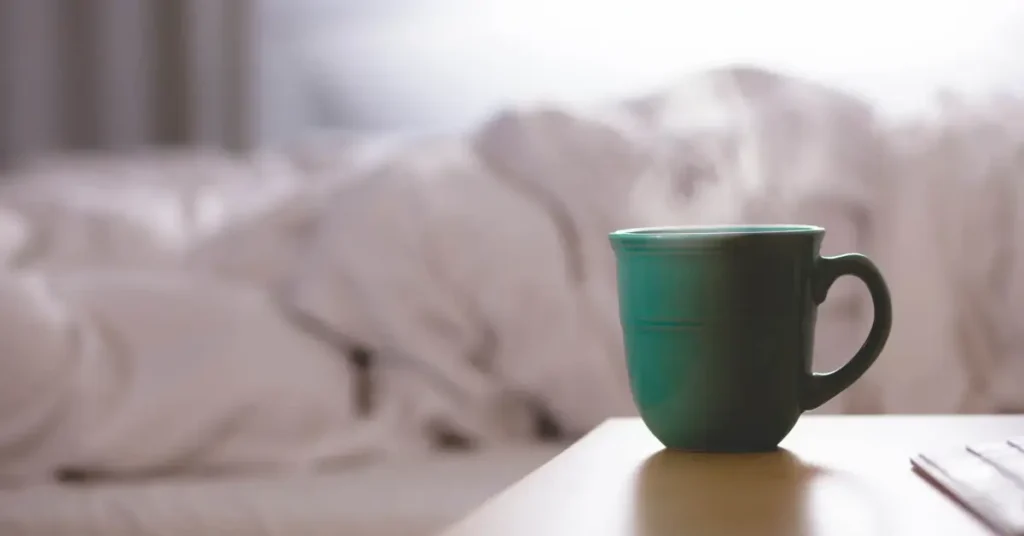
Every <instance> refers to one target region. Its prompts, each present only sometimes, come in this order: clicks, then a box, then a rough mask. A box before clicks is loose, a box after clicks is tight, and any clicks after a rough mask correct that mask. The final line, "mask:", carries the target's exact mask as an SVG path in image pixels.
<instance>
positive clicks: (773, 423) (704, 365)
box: [610, 225, 892, 452]
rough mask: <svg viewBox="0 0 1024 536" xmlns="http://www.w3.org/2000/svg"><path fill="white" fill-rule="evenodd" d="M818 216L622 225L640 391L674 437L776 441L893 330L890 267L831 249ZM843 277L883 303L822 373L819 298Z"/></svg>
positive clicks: (615, 242) (632, 369)
mask: <svg viewBox="0 0 1024 536" xmlns="http://www.w3.org/2000/svg"><path fill="white" fill-rule="evenodd" d="M824 236H825V230H824V229H822V228H821V227H814V226H809V225H744V226H713V227H662V228H649V229H629V230H623V231H616V232H614V233H612V234H611V235H610V239H611V243H612V248H613V249H614V250H615V256H616V261H617V265H618V288H619V315H620V319H621V323H622V330H623V337H624V342H625V348H626V361H627V368H628V370H629V381H630V389H631V390H632V393H633V399H634V401H635V402H636V405H637V409H638V410H639V413H640V416H641V418H642V419H643V421H644V423H645V424H646V425H647V427H648V428H649V429H650V430H651V432H652V433H653V434H654V435H655V437H657V438H658V440H660V441H661V442H662V443H663V444H664V445H665V446H666V447H669V448H675V449H683V450H693V451H704V452H755V451H765V450H772V449H774V448H776V447H777V446H778V444H779V442H781V441H782V439H783V438H784V437H785V436H786V435H787V434H789V432H790V431H791V430H792V429H793V426H794V425H795V424H796V421H797V419H798V418H799V417H800V415H801V414H802V413H803V412H804V411H807V410H811V409H814V408H816V407H818V406H820V405H822V404H824V403H825V402H827V401H828V400H830V399H831V398H833V397H835V396H836V395H838V394H839V393H840V392H842V391H843V390H844V389H846V388H847V387H849V386H850V385H852V384H853V383H854V382H855V381H857V379H858V378H860V377H861V375H863V374H864V372H866V371H867V370H868V368H869V367H870V366H871V365H872V364H873V363H874V362H875V360H876V359H877V358H878V355H879V353H881V351H882V348H883V347H884V346H885V342H886V340H887V339H888V337H889V331H890V329H891V328H892V302H891V299H890V297H889V290H888V287H887V286H886V283H885V280H884V279H883V278H882V274H881V273H880V272H879V271H878V269H877V268H876V267H875V265H874V264H873V263H872V262H871V261H870V260H869V259H868V258H867V257H865V256H863V255H859V254H856V253H851V254H846V255H839V256H836V257H822V256H821V255H820V254H819V250H820V247H821V241H822V239H823V238H824ZM843 275H852V276H854V277H858V278H860V279H861V280H863V281H864V283H865V284H866V285H867V288H868V292H869V293H870V295H871V300H872V302H873V303H874V322H873V323H872V326H871V330H870V331H869V333H868V336H867V340H866V341H865V342H864V344H863V346H861V348H860V350H859V351H858V352H857V353H856V355H854V356H853V359H851V360H850V361H849V362H848V363H846V364H845V365H843V366H842V367H840V368H839V369H837V370H835V371H832V372H829V373H824V374H819V373H814V372H812V371H811V358H812V354H813V347H814V325H815V320H816V316H817V308H818V305H819V304H821V303H822V302H823V301H824V300H825V295H826V293H827V292H828V289H829V287H830V286H831V285H832V283H833V282H834V281H835V280H836V279H837V278H839V277H840V276H843Z"/></svg>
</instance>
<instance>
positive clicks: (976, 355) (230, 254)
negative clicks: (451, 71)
mask: <svg viewBox="0 0 1024 536" xmlns="http://www.w3.org/2000/svg"><path fill="white" fill-rule="evenodd" d="M1012 106H1016V103H1014V102H1007V103H1005V104H1004V105H1003V108H1004V109H1003V111H1002V113H1000V114H998V115H994V116H991V117H989V116H984V114H980V112H979V114H974V115H971V114H968V115H966V116H960V115H956V114H954V113H953V112H948V111H947V113H946V114H945V115H944V116H942V117H941V118H940V120H939V121H937V122H935V123H933V124H930V125H923V126H920V127H919V129H923V130H917V131H912V132H910V133H909V134H905V133H904V132H903V130H902V128H903V127H902V126H899V127H897V126H894V125H889V124H885V123H882V122H880V121H878V120H877V118H876V117H874V115H873V113H872V110H871V108H870V107H869V106H868V105H867V104H866V103H863V102H860V101H858V100H856V99H853V98H851V97H849V96H846V95H844V94H842V93H839V92H836V91H834V90H831V89H828V88H825V87H823V86H820V85H816V84H813V83H810V82H806V81H802V80H799V79H793V78H789V77H785V76H780V75H775V74H772V73H768V72H765V71H761V70H757V69H749V68H736V69H724V70H715V71H709V72H705V73H701V74H697V75H693V76H691V77H689V78H687V79H684V80H683V81H681V82H680V83H679V85H678V87H675V88H673V89H672V90H671V91H666V92H664V93H661V94H657V95H651V96H648V97H644V98H637V99H634V100H630V101H627V102H622V103H615V104H614V105H609V106H605V107H598V108H595V109H588V110H576V109H568V108H558V107H539V108H530V109H518V110H510V111H508V112H506V113H503V114H500V115H498V116H496V117H494V118H492V119H491V120H489V121H487V122H486V123H484V124H482V125H480V126H479V128H477V129H475V130H474V132H473V133H472V134H471V135H468V136H467V137H464V138H443V139H429V140H411V141H396V142H393V143H392V142H389V141H382V142H376V141H372V142H364V141H359V140H355V141H353V140H342V141H338V142H337V145H336V146H334V147H336V151H334V150H332V149H331V147H332V145H331V144H330V143H326V144H323V145H320V146H319V148H316V149H315V150H307V151H305V152H302V151H299V152H281V153H274V154H267V155H261V156H258V157H254V158H252V159H250V160H235V159H230V158H227V157H223V156H216V155H203V154H194V155H189V154H178V155H171V156H162V157H157V158H139V159H126V160H114V161H107V160H89V159H72V160H69V161H66V162H65V163H63V164H62V163H59V162H58V163H56V164H43V165H40V166H38V167H35V168H31V169H28V170H26V171H24V172H22V173H21V174H18V175H15V176H12V177H11V178H10V180H9V181H8V182H7V183H6V184H4V185H3V186H2V187H0V213H2V214H3V215H4V217H5V218H4V220H3V221H0V224H5V226H2V227H0V233H2V234H0V238H3V240H4V241H3V243H2V244H0V245H2V246H3V247H2V248H0V251H3V252H4V253H6V261H7V268H8V269H7V271H6V272H4V273H0V292H2V293H3V297H4V300H3V301H2V302H0V345H3V346H2V350H3V351H2V352H0V479H3V480H4V482H5V483H12V482H13V483H22V484H24V483H31V482H39V481H46V480H48V479H52V478H53V477H54V476H55V475H57V474H60V473H66V472H74V473H86V474H92V475H106V476H137V475H152V474H154V473H155V474H163V473H167V472H171V473H189V472H192V473H204V474H206V473H221V472H224V471H229V472H252V471H278V472H279V471H285V472H289V471H309V470H314V469H317V468H321V467H324V466H338V465H342V466H346V467H352V466H354V465H358V464H359V463H362V462H364V461H365V460H366V459H367V458H379V457H390V458H391V459H397V458H400V456H399V455H400V454H402V453H406V454H413V453H420V452H423V451H429V450H432V449H434V448H436V447H437V446H438V445H439V444H440V443H442V442H444V441H445V438H446V437H447V438H448V439H451V438H452V437H453V436H454V437H455V438H456V439H457V441H458V442H468V443H470V444H474V445H477V446H485V447H486V446H493V445H503V444H507V443H508V442H510V441H511V442H525V441H530V440H532V439H534V438H535V436H536V429H537V424H538V421H541V420H544V421H547V422H549V423H550V422H552V421H553V423H554V424H556V425H557V426H555V428H557V429H558V430H560V431H561V432H562V433H563V436H564V437H572V436H574V435H578V434H580V433H582V432H584V431H586V430H587V429H589V428H591V427H592V426H594V425H596V424H597V423H598V422H600V421H601V420H603V419H604V418H606V417H609V416H614V415H627V414H631V413H632V412H633V411H634V409H633V406H632V403H631V401H630V395H629V392H628V383H627V379H626V375H625V370H624V363H623V359H622V357H621V348H620V347H621V341H620V336H621V335H620V332H619V328H618V325H617V304H616V299H615V277H614V264H613V259H612V256H611V251H610V249H609V247H608V245H607V242H606V240H607V239H606V234H607V233H608V232H610V231H611V230H614V229H616V228H622V227H633V226H643V225H666V224H685V223H708V222H715V223H723V222H726V223H727V222H765V221H773V222H775V221H782V220H789V221H799V222H806V223H816V224H821V225H824V226H825V227H826V228H827V229H828V230H829V233H828V235H827V237H826V241H825V252H826V253H836V252H845V251H861V252H864V253H868V254H870V255H873V256H876V257H877V258H878V260H879V262H880V263H881V264H882V266H883V269H884V270H885V272H886V273H887V274H888V277H889V281H890V285H891V286H892V287H893V289H894V293H895V300H896V320H895V327H894V331H893V342H892V343H891V344H890V346H889V348H888V350H887V352H886V353H885V354H884V355H883V357H882V359H881V360H880V364H879V366H877V367H875V368H874V369H873V370H872V371H871V373H870V374H869V376H868V377H867V378H865V380H864V381H863V382H859V383H858V384H857V385H856V386H854V388H853V389H851V390H850V391H849V392H848V393H846V394H844V396H842V397H840V398H837V399H836V400H835V401H833V403H831V404H829V405H827V406H826V407H825V408H823V411H851V412H879V411H881V412H901V411H913V412H958V411H996V410H1006V409H1008V408H1009V409H1012V408H1013V407H1024V405H1021V404H1020V403H1021V400H1019V399H1018V398H1016V397H1019V396H1020V395H1015V393H1014V390H1013V389H1012V385H1013V382H1012V381H1009V380H1007V385H1009V386H1011V387H1007V386H1001V385H999V384H998V381H999V380H1001V379H1002V377H1003V376H1006V374H1005V373H1004V371H1006V370H1016V369H1015V368H1013V367H1016V366H1017V365H1016V363H1018V362H1019V358H1018V356H1019V353H1017V350H1016V349H1017V348H1019V343H1020V341H1016V340H1015V339H1014V338H1013V337H1014V336H1015V335H1014V334H1017V333H1020V332H1021V329H1020V328H1021V324H1020V318H1022V316H1021V315H1020V314H1019V311H1017V310H1016V309H1015V308H1019V307H1020V306H1019V303H1020V301H1016V302H1015V301H1012V299H1011V298H1012V297H1014V296H1017V295H1019V293H1020V291H1021V290H1020V289H1022V288H1024V266H1021V265H1020V264H1019V263H1015V262H1014V260H1015V259H1014V258H1010V259H1009V260H1006V259H1004V258H1003V257H1005V255H1004V256H1000V255H997V254H996V252H999V251H1004V250H1010V251H1017V250H1019V249H1020V248H1016V247H1015V242H1013V238H1012V237H1013V236H1015V235H1012V234H1010V233H1006V232H1003V231H1004V230H1006V229H1017V228H1019V227H1020V226H1021V225H1024V221H1022V219H1021V217H1020V216H1019V214H1020V212H1017V211H1016V210H1017V207H1019V203H1017V200H1019V199H1020V195H1021V194H1020V188H1019V187H1018V186H1017V182H1016V181H1015V180H1014V177H1015V173H1016V169H1019V168H1018V167H1015V166H1017V165H1018V163H1017V162H1016V160H1014V158H1016V157H1015V156H1014V155H1015V154H1016V150H1017V149H1018V148H1019V146H1020V140H1021V139H1022V138H1021V137H1020V136H1019V135H1018V133H1017V132H1015V131H1012V130H1000V129H999V128H997V127H999V126H1000V125H1004V124H1010V123H1012V121H1010V119H1011V117H1012V116H1011V115H1010V114H1009V113H1007V112H1006V111H1005V110H1009V109H1012ZM943 121H945V122H943ZM1008 121H1010V122H1008ZM976 131H978V132H986V133H990V134H991V135H987V136H988V137H979V135H977V132H976ZM993 132H994V133H993ZM928 133H931V134H934V136H931V137H929V136H927V135H924V134H928ZM907 140H910V141H907ZM979 140H985V141H984V143H983V144H979ZM915 144H916V145H915ZM942 158H948V159H949V160H947V161H943V160H941V159H942ZM937 161H941V162H943V164H942V165H938V166H936V164H935V162H937ZM990 165H995V167H993V168H991V169H990V167H989V166H990ZM936 188H938V189H939V191H940V192H942V193H941V195H939V194H935V193H934V191H935V189H936ZM1007 200H1010V201H1011V202H1010V203H1009V204H1007V203H1005V202H1006V201H1007ZM995 207H1001V208H1002V209H1003V210H1001V211H998V210H995ZM996 215H998V218H996V217H995V216H996ZM936 222H941V223H942V225H941V226H937V225H936ZM938 229H944V230H945V231H944V232H942V233H939V232H938V231H937V230H938ZM957 229H971V231H970V232H967V233H964V234H963V236H962V237H961V238H958V239H957V240H955V241H949V240H950V238H949V237H950V233H951V232H952V231H953V230H957ZM946 231H949V232H946ZM1015 232H1016V231H1015ZM1018 236H1019V235H1018ZM954 252H956V253H960V252H962V253H963V254H962V255H958V254H951V253H954ZM962 258H966V259H968V260H969V261H970V262H961V259H962ZM1004 261H1005V262H1004ZM865 298H866V297H865V296H864V293H863V292H860V291H858V290H857V286H856V285H855V284H852V285H851V284H844V285H838V286H837V287H836V288H835V289H834V290H833V291H832V292H831V294H830V297H829V299H828V300H827V301H826V303H825V305H824V306H823V307H822V309H821V311H820V314H819V328H818V334H817V341H816V351H817V354H816V357H815V359H816V366H817V368H819V369H827V368H832V367H834V366H836V365H838V364H840V363H842V362H843V361H844V360H845V359H847V358H848V357H849V356H850V355H852V353H853V351H854V350H855V349H856V346H857V344H859V342H860V338H861V337H862V336H863V333H864V330H865V329H866V324H867V322H868V321H869V320H870V314H871V313H870V307H868V306H866V299H865ZM968 307H969V308H968ZM961 311H971V313H970V315H966V313H963V312H961ZM979 341H983V342H979ZM984 341H989V342H984ZM991 341H995V342H991ZM1015 344H1016V345H1018V346H1014V345H1015ZM367 398H369V399H371V400H369V401H367V400H366V399H367Z"/></svg>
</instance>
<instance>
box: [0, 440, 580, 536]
mask: <svg viewBox="0 0 1024 536" xmlns="http://www.w3.org/2000/svg"><path fill="white" fill-rule="evenodd" d="M560 450H561V448H560V447H558V446H555V445H536V446H531V447H523V448H498V449H493V450H487V451H483V452H477V453H470V454H467V453H459V454H457V455H430V456H426V457H420V458H414V459H406V460H401V461H394V462H391V463H386V464H376V465H371V466H365V467H359V468H353V469H349V470H346V471H339V472H326V473H322V474H305V475H303V474H293V475H278V476H266V477H228V478H218V479H215V480H211V479H201V480H195V479H191V480H190V479H170V480H162V481H151V482H145V481H143V482H122V483H117V484H108V485H102V486H89V485H81V486H40V487H33V488H28V489H22V490H16V491H11V490H7V491H3V490H0V534H3V535H4V536H181V535H183V534H194V535H206V534H209V535H215V536H318V535H324V536H328V535H330V536H339V535H346V536H428V535H431V534H436V533H437V532H438V531H439V530H440V529H442V528H443V527H445V526H447V525H449V524H451V523H453V522H455V521H457V520H458V519H460V518H461V517H463V516H464V515H465V514H467V513H468V512H469V511H470V510H471V509H473V508H475V507H477V506H479V505H480V504H482V503H483V502H484V501H485V500H486V499H488V498H490V497H491V496H492V495H494V494H496V493H498V492H499V491H501V490H503V489H504V488H506V487H508V486H509V485H511V484H512V483H514V482H515V481H516V480H518V479H519V478H521V477H523V476H524V475H525V474H526V473H528V472H530V471H532V470H534V469H536V468H537V467H539V466H540V465H541V464H543V463H545V462H547V461H548V460H549V459H551V458H552V457H553V456H554V455H555V454H557V453H558V452H559V451H560Z"/></svg>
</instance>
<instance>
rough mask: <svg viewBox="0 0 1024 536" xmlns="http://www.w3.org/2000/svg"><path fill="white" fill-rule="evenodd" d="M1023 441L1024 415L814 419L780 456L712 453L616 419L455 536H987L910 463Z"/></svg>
mask: <svg viewBox="0 0 1024 536" xmlns="http://www.w3.org/2000/svg"><path fill="white" fill-rule="evenodd" d="M1018 435H1024V416H1021V417H1018V416H870V417H869V416H805V417H803V418H802V419H801V420H800V422H799V423H798V424H797V427H796V428H795V429H794V430H793V432H792V433H791V434H790V435H789V437H787V438H786V440H785V441H784V442H783V444H782V447H783V448H782V449H781V450H779V451H778V452H775V453H768V454H752V455H709V454H687V453H679V452H669V451H666V450H663V448H662V446H661V445H660V444H659V443H658V442H657V440H655V439H654V437H653V436H651V434H650V433H649V432H648V431H647V429H646V428H645V427H644V425H643V423H641V422H640V421H639V420H634V419H615V420H610V421H608V422H606V423H604V424H603V425H601V426H599V427H598V428H597V429H596V430H594V431H593V432H591V433H590V434H589V435H587V436H586V437H585V438H583V439H582V440H580V441H579V442H578V443H577V444H575V445H573V446H572V447H570V448H569V449H568V450H566V451H565V452H564V453H563V454H561V455H559V456H558V457H556V458H555V459H554V460H552V461H551V462H549V463H548V464H546V465H544V466H543V467H541V468H540V469H538V470H537V471H535V472H534V473H532V474H530V475H529V476H527V477H526V478H525V479H523V480H521V481H520V482H519V483H517V484H515V485H513V486H512V487H511V488H509V489H507V490H506V491H504V492H503V493H501V494H499V495H498V496H497V497H495V498H493V499H491V500H490V501H488V502H487V503H486V504H484V505H483V506H482V507H480V508H479V509H477V510H476V511H475V512H473V513H471V514H470V515H469V516H468V517H467V518H465V519H464V520H463V521H461V522H459V523H457V524H455V525H454V526H452V527H450V528H449V529H448V530H447V531H446V532H445V533H444V536H485V535H486V536H506V535H517V536H519V535H521V536H568V535H580V536H598V535H601V536H662V535H673V536H675V535H679V536H685V535H691V534H692V535H700V536H715V535H722V536H741V535H747V534H751V535H753V534H757V535H764V536H775V535H778V536H817V535H840V536H849V535H862V534H863V535H872V536H875V535H877V536H887V535H892V536H914V535H928V536H936V535H946V534H948V535H956V536H972V535H988V534H992V532H991V531H990V530H989V529H987V528H986V527H985V526H984V525H982V524H981V523H980V522H979V521H978V520H977V519H976V518H974V517H973V516H972V515H971V514H969V513H967V512H966V511H965V510H963V509H962V508H960V507H959V506H958V505H957V504H956V503H955V502H953V501H952V499H950V498H948V497H947V496H945V495H944V494H942V493H940V492H939V491H938V490H937V489H935V488H934V487H932V486H931V485H930V484H928V483H927V482H926V481H925V480H923V479H922V478H921V477H919V476H918V475H917V473H915V472H914V471H913V470H912V469H911V466H910V462H909V457H910V456H911V455H913V454H916V453H917V452H919V451H922V450H926V451H927V450H934V449H940V450H941V449H943V448H949V447H952V448H959V447H960V446H962V445H964V444H967V443H977V442H986V441H999V440H1004V439H1007V438H1009V437H1013V436H1018Z"/></svg>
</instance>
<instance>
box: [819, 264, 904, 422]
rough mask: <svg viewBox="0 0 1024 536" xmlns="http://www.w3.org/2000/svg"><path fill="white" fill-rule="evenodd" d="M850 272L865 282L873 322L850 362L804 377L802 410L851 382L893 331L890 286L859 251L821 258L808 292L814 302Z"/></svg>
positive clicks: (863, 371)
mask: <svg viewBox="0 0 1024 536" xmlns="http://www.w3.org/2000/svg"><path fill="white" fill-rule="evenodd" d="M844 275H852V276H854V277H856V278H858V279H860V280H861V281H863V282H864V284H865V285H867V287H868V293H870V294H871V302H872V303H873V305H874V309H875V312H874V316H875V318H874V321H873V322H872V323H871V331H869V332H868V338H867V340H865V341H864V344H862V345H861V347H860V350H858V351H857V353H856V354H855V355H854V356H853V359H851V360H850V361H849V362H847V363H846V364H845V365H843V366H841V367H839V368H838V369H836V370H834V371H832V372H827V373H823V374H822V373H811V374H808V375H807V376H806V377H805V378H804V385H803V388H802V392H801V397H800V398H801V406H802V409H803V410H804V411H806V410H811V409H814V408H816V407H818V406H820V405H822V404H824V403H825V402H828V401H829V400H831V399H832V398H834V397H835V396H836V395H838V394H839V393H841V392H843V391H844V390H845V389H846V388H847V387H849V386H851V385H853V382H855V381H857V380H858V379H859V378H860V377H861V376H862V375H864V373H865V372H867V370H868V368H870V367H871V365H872V364H874V362H875V360H876V359H878V355H879V354H880V353H882V348H883V347H885V342H886V340H888V338H889V331H891V330H892V299H891V297H890V296H889V287H888V286H887V285H886V284H885V279H883V278H882V273H881V272H880V271H878V268H877V267H876V266H875V263H873V262H871V259H869V258H867V257H865V256H864V255H861V254H859V253H847V254H845V255H837V256H835V257H820V258H819V259H818V263H817V265H816V266H815V270H814V276H813V277H812V279H811V295H812V297H813V299H814V301H815V303H817V304H819V305H820V304H821V303H822V302H824V301H825V296H826V295H827V294H828V289H829V288H831V287H832V284H833V283H835V281H836V279H839V278H840V277H841V276H844Z"/></svg>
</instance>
